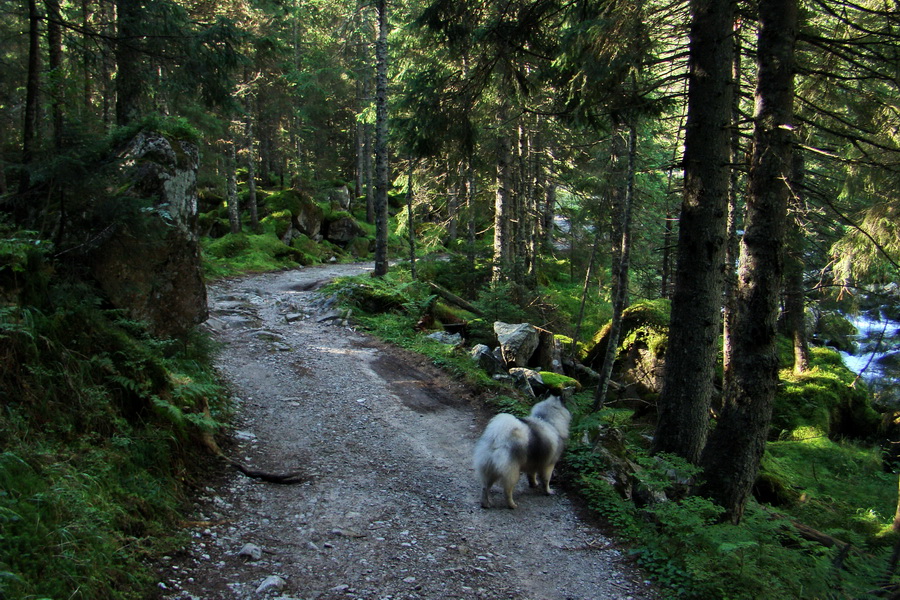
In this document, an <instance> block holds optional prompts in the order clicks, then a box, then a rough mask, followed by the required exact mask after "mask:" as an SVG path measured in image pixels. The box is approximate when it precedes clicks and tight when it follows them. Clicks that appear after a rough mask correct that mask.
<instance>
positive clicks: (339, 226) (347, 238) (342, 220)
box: [325, 216, 363, 246]
mask: <svg viewBox="0 0 900 600" xmlns="http://www.w3.org/2000/svg"><path fill="white" fill-rule="evenodd" d="M362 233H363V231H362V229H361V228H360V227H359V225H357V223H356V221H354V220H353V217H350V216H341V217H338V218H337V219H335V220H334V221H329V222H327V223H326V224H325V239H326V240H328V241H329V242H331V243H332V244H337V245H338V246H345V245H347V244H348V243H349V242H351V241H353V240H354V239H356V238H357V237H358V236H360V235H362Z"/></svg>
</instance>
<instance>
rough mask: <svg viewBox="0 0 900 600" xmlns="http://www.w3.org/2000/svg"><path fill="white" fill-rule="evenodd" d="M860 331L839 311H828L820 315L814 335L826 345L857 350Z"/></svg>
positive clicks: (844, 350)
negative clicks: (857, 337)
mask: <svg viewBox="0 0 900 600" xmlns="http://www.w3.org/2000/svg"><path fill="white" fill-rule="evenodd" d="M858 333H859V332H858V331H857V329H856V327H855V326H854V325H853V323H851V322H850V321H848V320H847V318H846V317H845V316H844V315H842V314H840V313H838V312H826V313H823V314H822V315H820V316H819V319H818V321H817V323H816V328H815V332H814V337H815V339H816V340H818V341H820V342H821V343H822V344H824V345H826V346H831V347H832V348H836V349H838V350H841V351H843V352H850V353H853V351H854V350H856V336H857V334H858Z"/></svg>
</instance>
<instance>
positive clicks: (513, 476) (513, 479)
mask: <svg viewBox="0 0 900 600" xmlns="http://www.w3.org/2000/svg"><path fill="white" fill-rule="evenodd" d="M519 475H520V472H519V470H518V469H512V470H510V471H509V472H508V473H506V474H505V475H504V476H503V477H502V478H501V483H502V484H503V495H504V497H505V498H506V506H508V507H509V508H517V505H516V501H515V500H513V490H515V489H516V484H517V483H518V482H519Z"/></svg>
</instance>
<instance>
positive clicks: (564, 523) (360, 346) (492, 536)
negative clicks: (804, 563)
mask: <svg viewBox="0 0 900 600" xmlns="http://www.w3.org/2000/svg"><path fill="white" fill-rule="evenodd" d="M370 270H371V264H356V265H328V266H322V267H311V268H304V269H300V270H294V271H286V272H281V273H274V274H265V275H258V276H253V277H248V278H242V279H237V280H232V281H228V282H224V283H218V284H216V285H214V286H211V287H210V290H209V301H210V314H211V318H210V321H209V324H208V325H209V326H210V327H211V328H212V329H213V330H214V332H215V335H216V337H217V338H218V339H219V340H221V341H222V342H223V343H224V348H223V351H222V352H221V354H220V356H219V357H218V359H217V366H218V368H219V369H220V371H221V373H222V375H223V376H224V378H225V379H226V380H227V381H228V382H229V385H230V386H231V391H232V393H233V394H234V396H235V398H236V400H235V402H236V412H237V416H236V423H235V425H236V430H235V433H234V443H233V444H231V445H230V446H228V447H227V448H226V452H228V454H229V455H230V456H231V457H233V458H234V459H236V460H239V461H242V462H244V463H246V464H248V465H250V466H252V468H257V469H262V470H268V471H278V472H284V471H291V470H294V469H297V470H299V471H301V472H302V473H303V474H304V481H303V482H302V483H299V484H294V485H277V484H271V483H260V482H258V481H256V480H252V479H249V478H247V477H245V476H243V475H241V474H239V473H237V472H236V471H234V470H231V469H229V468H227V467H226V466H225V465H224V463H214V466H213V467H212V468H211V471H212V472H211V473H210V478H209V484H208V486H207V487H206V488H205V490H203V491H202V493H201V494H200V496H199V497H198V498H197V499H196V501H195V508H194V512H193V514H190V515H185V522H186V523H187V524H188V526H189V527H190V529H189V531H190V532H191V535H192V537H193V539H192V543H191V544H190V546H189V547H188V548H187V549H186V550H185V551H183V552H182V553H180V554H178V555H173V556H169V557H165V558H164V559H163V561H162V562H161V564H160V565H159V579H160V583H159V592H158V595H157V597H158V598H160V599H163V600H186V599H197V598H199V599H204V600H213V599H223V600H226V599H232V598H239V599H245V598H246V599H250V598H253V599H256V598H281V599H283V600H287V599H304V600H308V599H310V600H311V599H322V600H331V599H341V600H347V599H378V600H387V599H418V598H429V599H456V598H459V599H462V598H466V599H469V598H478V599H496V600H501V599H502V600H512V599H521V600H601V599H612V598H616V599H635V600H637V599H650V598H655V597H656V596H655V594H654V593H653V590H652V587H651V586H650V584H649V583H648V582H647V581H645V579H644V577H643V576H642V575H640V573H639V572H637V571H636V570H635V569H634V568H633V567H632V565H631V564H630V562H629V561H628V559H627V556H626V555H625V554H624V553H623V552H622V550H620V549H619V548H618V547H617V546H616V544H615V542H614V541H613V540H611V539H608V538H606V537H605V536H604V535H603V533H601V531H599V530H598V529H596V528H594V527H592V526H591V525H590V524H589V523H588V522H586V521H585V520H584V519H583V518H582V517H581V516H580V512H581V511H579V509H578V503H577V501H575V500H572V499H570V498H568V497H567V495H566V494H565V493H562V492H561V493H559V494H555V495H552V496H543V495H540V494H538V493H537V492H535V491H532V490H530V489H528V488H527V486H526V485H525V478H524V477H523V478H522V482H520V487H519V489H518V490H517V492H516V499H517V501H518V503H519V508H518V509H517V510H514V511H513V510H509V509H506V508H495V509H491V510H484V509H482V508H481V507H480V505H479V489H478V483H477V482H476V480H475V474H474V471H473V469H472V467H471V452H472V447H473V445H474V442H475V440H476V438H477V437H478V435H479V434H480V432H481V429H482V427H483V426H484V424H485V422H486V420H487V418H488V417H489V415H488V414H487V413H486V412H485V411H484V409H483V407H482V406H481V401H480V400H479V399H478V397H477V396H476V395H475V393H474V392H473V391H472V390H469V389H466V388H465V387H464V386H462V385H461V384H459V383H458V382H456V381H453V380H452V378H449V377H448V376H447V375H446V374H444V373H442V372H441V371H440V370H438V369H436V368H434V367H433V366H432V365H430V364H428V363H427V361H425V360H423V359H422V358H421V357H419V356H417V355H413V354H410V353H407V352H404V351H402V350H399V349H396V348H393V347H390V346H387V345H385V344H383V343H381V342H379V341H377V340H375V339H373V338H371V337H368V336H366V335H364V334H361V333H358V332H356V331H354V330H353V329H352V328H349V327H347V326H346V325H344V324H342V322H341V321H340V319H326V318H327V317H329V316H333V313H330V312H329V311H330V309H329V307H328V306H327V299H325V298H324V297H322V296H321V295H320V294H318V293H316V291H315V290H316V289H318V288H319V287H320V286H321V285H322V284H324V283H325V282H327V281H329V280H331V279H332V278H334V277H337V276H342V275H352V274H358V273H363V272H366V271H370ZM323 319H326V320H323ZM564 460H565V459H564ZM495 494H496V499H497V500H498V503H499V499H500V492H499V491H495Z"/></svg>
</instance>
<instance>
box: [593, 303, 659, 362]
mask: <svg viewBox="0 0 900 600" xmlns="http://www.w3.org/2000/svg"><path fill="white" fill-rule="evenodd" d="M670 307H671V305H670V303H669V301H668V300H666V299H660V300H643V301H640V302H635V303H634V304H632V305H631V306H629V307H628V308H626V309H625V310H624V311H623V312H622V329H621V332H620V343H619V348H620V350H621V349H624V348H627V347H629V346H630V345H631V344H634V343H635V342H637V341H641V342H642V343H644V344H646V345H647V347H648V348H649V349H650V351H651V352H653V354H654V355H655V356H657V357H662V356H663V355H664V354H665V351H666V344H667V343H668V330H669V312H670ZM611 326H612V323H611V322H609V323H607V324H606V325H604V326H603V327H602V328H600V330H599V331H597V333H596V334H594V337H593V340H592V342H591V345H590V346H589V348H590V350H589V351H588V352H587V354H586V356H585V357H584V363H585V364H586V365H589V366H596V364H597V363H598V362H599V361H600V360H601V358H602V356H603V354H604V353H605V352H606V345H607V338H608V337H609V330H610V327H611Z"/></svg>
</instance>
